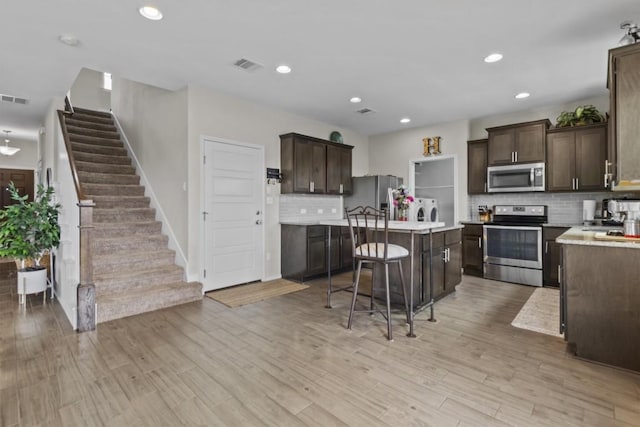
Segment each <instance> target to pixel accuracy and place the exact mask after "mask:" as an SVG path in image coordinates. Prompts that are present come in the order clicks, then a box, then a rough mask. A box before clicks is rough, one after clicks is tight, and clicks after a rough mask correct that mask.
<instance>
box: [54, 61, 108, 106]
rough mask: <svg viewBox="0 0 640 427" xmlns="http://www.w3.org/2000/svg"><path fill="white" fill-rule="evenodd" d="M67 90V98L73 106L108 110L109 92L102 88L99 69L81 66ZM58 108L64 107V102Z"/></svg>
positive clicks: (101, 77) (101, 74) (101, 75)
mask: <svg viewBox="0 0 640 427" xmlns="http://www.w3.org/2000/svg"><path fill="white" fill-rule="evenodd" d="M69 92H70V93H69V99H70V100H71V104H72V105H73V106H74V107H80V108H87V109H89V110H98V111H109V109H110V108H111V92H110V91H108V90H106V89H104V88H103V73H102V72H101V71H94V70H90V69H88V68H83V69H82V70H80V73H78V76H77V77H76V79H75V81H74V82H73V85H72V86H71V89H70V90H69ZM60 108H64V104H63V106H62V107H60Z"/></svg>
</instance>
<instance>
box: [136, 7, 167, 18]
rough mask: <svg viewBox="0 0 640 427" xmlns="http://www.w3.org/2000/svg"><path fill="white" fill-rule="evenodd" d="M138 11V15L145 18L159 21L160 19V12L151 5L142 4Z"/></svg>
mask: <svg viewBox="0 0 640 427" xmlns="http://www.w3.org/2000/svg"><path fill="white" fill-rule="evenodd" d="M138 12H140V15H142V16H144V17H145V18H147V19H151V20H152V21H159V20H161V19H162V12H160V10H158V8H156V7H153V6H142V7H141V8H140V9H138Z"/></svg>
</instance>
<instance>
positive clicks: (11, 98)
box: [0, 95, 29, 105]
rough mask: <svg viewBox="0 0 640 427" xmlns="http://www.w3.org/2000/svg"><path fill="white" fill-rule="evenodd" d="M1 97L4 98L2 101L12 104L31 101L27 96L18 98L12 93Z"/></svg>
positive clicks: (24, 103)
mask: <svg viewBox="0 0 640 427" xmlns="http://www.w3.org/2000/svg"><path fill="white" fill-rule="evenodd" d="M0 99H1V100H2V102H11V103H12V104H22V105H26V104H28V103H29V101H28V100H26V99H25V98H18V97H17V96H11V95H0Z"/></svg>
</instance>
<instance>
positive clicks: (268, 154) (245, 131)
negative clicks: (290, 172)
mask: <svg viewBox="0 0 640 427" xmlns="http://www.w3.org/2000/svg"><path fill="white" fill-rule="evenodd" d="M188 92H189V95H188V103H189V106H188V111H189V119H188V120H189V148H188V150H189V159H188V165H189V167H188V186H189V196H188V197H189V202H188V206H189V220H188V223H189V249H188V258H189V274H190V276H194V277H200V274H201V272H202V260H201V259H200V258H201V251H202V238H203V236H202V234H201V227H202V215H201V214H200V213H201V212H202V210H203V209H202V207H201V206H200V204H201V188H200V181H201V174H202V160H201V158H200V150H201V147H200V144H201V142H200V141H201V138H202V137H203V136H207V137H212V138H214V139H215V138H221V139H225V140H231V141H236V142H244V143H250V144H256V145H262V146H264V147H265V167H272V168H280V138H279V135H281V134H285V133H289V132H296V133H301V134H304V135H309V136H315V137H318V138H323V139H328V138H329V134H330V133H331V131H333V130H338V131H340V132H341V133H342V136H343V137H344V141H345V143H346V144H349V145H353V146H355V148H354V150H353V174H354V175H363V174H365V173H367V172H369V151H368V139H367V137H366V136H364V135H359V134H357V133H355V132H353V131H350V130H347V129H341V128H339V127H336V126H333V125H329V124H326V123H321V122H318V121H314V120H310V119H307V118H304V117H300V116H296V115H295V114H291V113H288V112H284V111H279V110H274V109H271V108H268V107H265V106H262V105H258V104H256V103H253V102H251V101H248V100H245V99H241V98H237V97H233V96H229V95H226V94H223V93H220V92H217V91H213V90H210V89H206V88H203V87H199V86H189V88H188ZM268 187H271V189H270V191H271V194H269V195H268V196H269V197H272V198H273V204H270V205H266V209H265V217H264V224H265V244H266V252H267V253H268V254H269V255H270V260H269V261H267V256H266V254H265V261H264V264H265V278H267V279H269V278H274V277H279V276H280V225H279V222H278V221H279V219H278V218H279V212H278V198H279V193H280V186H279V185H276V186H273V185H271V186H268ZM266 190H267V185H266V171H265V191H266Z"/></svg>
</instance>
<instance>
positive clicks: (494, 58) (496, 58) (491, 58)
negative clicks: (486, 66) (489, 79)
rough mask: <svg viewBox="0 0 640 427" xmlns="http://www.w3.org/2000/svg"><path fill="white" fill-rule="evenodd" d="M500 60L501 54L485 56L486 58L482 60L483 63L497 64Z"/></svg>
mask: <svg viewBox="0 0 640 427" xmlns="http://www.w3.org/2000/svg"><path fill="white" fill-rule="evenodd" d="M501 59H502V54H501V53H492V54H491V55H489V56H487V57H486V58H484V62H489V63H491V62H498V61H500V60H501Z"/></svg>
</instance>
